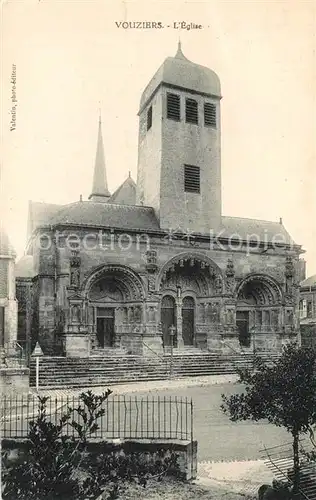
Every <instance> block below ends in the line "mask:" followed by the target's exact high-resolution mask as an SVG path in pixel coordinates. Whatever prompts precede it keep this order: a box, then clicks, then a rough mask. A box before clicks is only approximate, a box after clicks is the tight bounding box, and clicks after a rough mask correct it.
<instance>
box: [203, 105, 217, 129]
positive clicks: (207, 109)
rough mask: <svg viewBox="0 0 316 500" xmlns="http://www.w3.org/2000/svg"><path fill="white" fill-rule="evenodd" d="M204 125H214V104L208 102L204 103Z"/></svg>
mask: <svg viewBox="0 0 316 500" xmlns="http://www.w3.org/2000/svg"><path fill="white" fill-rule="evenodd" d="M204 125H207V126H210V127H216V106H215V104H212V103H210V102H205V103H204Z"/></svg>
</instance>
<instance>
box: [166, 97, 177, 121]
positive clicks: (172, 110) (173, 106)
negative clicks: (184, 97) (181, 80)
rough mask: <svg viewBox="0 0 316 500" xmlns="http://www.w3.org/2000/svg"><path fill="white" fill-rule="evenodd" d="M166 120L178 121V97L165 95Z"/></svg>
mask: <svg viewBox="0 0 316 500" xmlns="http://www.w3.org/2000/svg"><path fill="white" fill-rule="evenodd" d="M167 118H169V119H170V120H176V121H178V122H179V121H180V96H179V95H177V94H170V93H167Z"/></svg>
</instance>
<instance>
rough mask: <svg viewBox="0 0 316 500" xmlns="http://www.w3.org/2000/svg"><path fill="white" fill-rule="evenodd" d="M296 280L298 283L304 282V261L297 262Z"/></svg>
mask: <svg viewBox="0 0 316 500" xmlns="http://www.w3.org/2000/svg"><path fill="white" fill-rule="evenodd" d="M298 279H299V281H300V282H301V281H304V280H306V260H304V259H299V261H298Z"/></svg>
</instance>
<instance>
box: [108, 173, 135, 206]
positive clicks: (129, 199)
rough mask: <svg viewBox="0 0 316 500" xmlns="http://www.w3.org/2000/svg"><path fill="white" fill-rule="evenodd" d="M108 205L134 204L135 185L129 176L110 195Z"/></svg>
mask: <svg viewBox="0 0 316 500" xmlns="http://www.w3.org/2000/svg"><path fill="white" fill-rule="evenodd" d="M108 203H119V204H120V205H135V204H136V184H135V182H134V181H133V179H132V178H131V176H130V175H129V177H127V179H126V180H125V181H124V182H123V184H121V185H120V186H119V187H118V188H117V190H116V191H115V192H114V193H113V194H112V196H111V198H109V201H108Z"/></svg>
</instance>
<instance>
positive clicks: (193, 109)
mask: <svg viewBox="0 0 316 500" xmlns="http://www.w3.org/2000/svg"><path fill="white" fill-rule="evenodd" d="M185 121H186V122H187V123H196V124H197V123H198V121H199V119H198V103H197V102H196V101H195V100H194V99H186V100H185Z"/></svg>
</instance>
